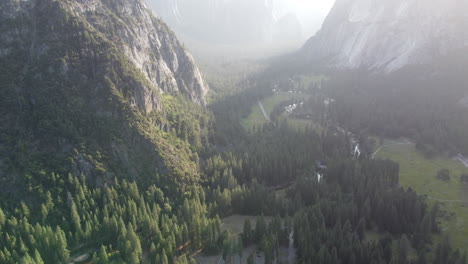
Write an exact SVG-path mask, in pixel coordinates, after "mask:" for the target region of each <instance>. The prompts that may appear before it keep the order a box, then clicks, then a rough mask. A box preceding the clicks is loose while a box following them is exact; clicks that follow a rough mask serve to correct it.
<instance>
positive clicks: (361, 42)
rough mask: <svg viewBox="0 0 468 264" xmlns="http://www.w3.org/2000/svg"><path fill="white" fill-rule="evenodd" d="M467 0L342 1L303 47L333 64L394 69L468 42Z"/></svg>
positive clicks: (312, 57) (310, 55)
mask: <svg viewBox="0 0 468 264" xmlns="http://www.w3.org/2000/svg"><path fill="white" fill-rule="evenodd" d="M467 29H468V1H464V0H431V1H424V0H397V1H395V0H337V1H336V3H335V5H334V7H333V8H332V10H331V12H330V14H329V15H328V17H327V19H326V20H325V22H324V24H323V26H322V29H321V30H320V31H319V32H318V33H317V34H316V36H314V37H312V38H311V39H310V40H309V41H308V42H307V43H306V44H305V46H304V47H303V51H302V52H303V53H305V54H306V57H307V58H308V60H309V61H318V62H323V63H326V64H327V65H328V66H330V67H332V68H342V69H360V68H361V69H366V70H372V71H382V72H391V71H395V70H398V69H400V68H402V67H404V66H406V65H414V64H426V63H430V62H431V61H432V60H434V59H435V58H437V57H440V56H444V55H445V54H447V53H450V52H452V51H454V50H457V49H461V48H464V47H466V46H468V34H466V30H467Z"/></svg>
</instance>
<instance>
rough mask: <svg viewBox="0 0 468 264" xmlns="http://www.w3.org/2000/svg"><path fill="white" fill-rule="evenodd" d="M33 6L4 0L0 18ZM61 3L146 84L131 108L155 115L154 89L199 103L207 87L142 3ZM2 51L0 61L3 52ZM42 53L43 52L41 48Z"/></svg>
mask: <svg viewBox="0 0 468 264" xmlns="http://www.w3.org/2000/svg"><path fill="white" fill-rule="evenodd" d="M37 2H40V1H36V0H8V1H6V2H3V3H2V4H1V5H2V11H1V12H2V13H1V15H2V17H4V18H10V19H13V18H15V17H16V16H18V15H25V14H31V12H32V10H33V8H34V6H35V5H37ZM64 3H66V4H67V5H68V7H69V8H70V12H72V13H73V14H74V15H76V16H77V17H80V18H83V19H85V20H86V21H87V22H88V23H89V26H90V27H92V29H93V30H96V31H98V32H99V33H102V34H103V35H105V37H106V38H107V39H108V40H109V41H111V42H113V43H114V44H116V46H117V47H118V48H119V49H120V50H121V52H123V53H124V54H125V56H126V57H127V58H128V59H130V61H131V62H132V63H133V64H134V65H135V66H136V67H137V69H139V70H140V71H141V73H142V74H143V75H144V76H145V77H146V79H147V80H148V81H149V83H150V84H151V85H150V86H151V87H139V88H137V89H135V92H134V104H135V105H137V106H138V107H140V108H141V109H142V110H144V111H145V112H146V113H150V112H151V111H152V110H160V108H159V106H158V100H157V93H156V92H155V90H156V91H158V90H159V91H161V92H167V93H172V94H174V93H182V94H184V95H186V96H187V97H188V98H189V99H190V100H192V101H196V102H198V103H200V104H204V103H205V101H204V97H205V95H206V93H207V90H208V88H207V86H206V85H205V83H204V82H203V79H202V76H201V74H200V71H199V69H198V68H197V66H196V65H195V63H194V60H193V58H192V56H191V55H190V54H189V53H188V52H187V51H186V50H185V49H184V48H183V47H182V45H181V44H180V43H179V41H178V40H177V38H176V37H175V35H174V34H173V33H172V31H171V30H170V29H169V28H168V27H167V26H166V25H165V24H164V23H163V22H162V21H160V20H158V19H156V18H155V17H154V16H153V15H152V13H151V11H149V10H148V9H147V8H146V6H145V4H144V3H143V1H141V0H132V1H129V0H117V1H111V0H76V1H64ZM5 30H8V29H5ZM4 39H5V38H4ZM11 41H14V40H13V39H12V40H11ZM10 43H11V42H10ZM7 45H8V44H7ZM2 46H3V47H2V48H0V50H1V52H0V56H1V55H2V54H3V53H5V52H7V50H8V48H4V46H5V45H2ZM43 48H44V49H47V46H46V45H45V46H44V47H43Z"/></svg>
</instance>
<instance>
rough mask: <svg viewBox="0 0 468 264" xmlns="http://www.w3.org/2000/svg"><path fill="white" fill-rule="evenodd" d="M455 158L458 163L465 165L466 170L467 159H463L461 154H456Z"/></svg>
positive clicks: (467, 165)
mask: <svg viewBox="0 0 468 264" xmlns="http://www.w3.org/2000/svg"><path fill="white" fill-rule="evenodd" d="M456 158H457V160H458V161H460V162H461V163H463V165H465V167H467V168H468V159H467V158H465V157H463V156H462V154H458V155H457V157H456Z"/></svg>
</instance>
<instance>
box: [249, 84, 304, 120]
mask: <svg viewBox="0 0 468 264" xmlns="http://www.w3.org/2000/svg"><path fill="white" fill-rule="evenodd" d="M308 97H309V95H306V94H299V93H288V92H281V93H275V94H274V95H272V96H270V97H267V98H265V99H263V100H262V104H263V107H264V108H265V111H266V112H267V113H268V114H271V113H272V112H273V109H274V108H275V107H276V106H277V105H279V104H281V103H283V102H286V101H289V100H292V99H297V100H301V99H306V98H308ZM284 117H286V116H284ZM290 120H291V122H290V123H291V125H294V126H297V127H301V128H302V127H303V128H305V127H306V126H307V124H305V123H307V122H308V121H307V120H298V119H290ZM288 121H289V120H288ZM266 122H267V121H266V120H265V117H264V116H263V114H262V111H261V110H260V107H259V106H258V104H255V105H253V106H252V108H251V111H250V115H249V116H248V117H247V118H245V119H243V120H242V121H241V123H242V125H243V126H244V128H245V129H252V128H253V127H254V126H255V127H259V126H262V125H263V124H265V123H266ZM309 123H310V122H309Z"/></svg>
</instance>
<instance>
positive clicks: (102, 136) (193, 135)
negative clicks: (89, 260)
mask: <svg viewBox="0 0 468 264" xmlns="http://www.w3.org/2000/svg"><path fill="white" fill-rule="evenodd" d="M0 80H1V82H0V93H1V95H2V96H0V146H1V147H0V179H2V181H3V183H4V184H3V185H4V186H3V187H1V188H0V191H8V190H9V189H12V190H13V189H14V188H13V187H12V186H14V187H15V186H23V185H24V184H23V185H21V184H19V185H16V184H18V183H19V182H20V181H22V180H26V179H25V178H22V177H21V176H23V175H26V174H29V175H33V178H34V177H36V176H37V177H41V176H40V175H38V174H37V173H38V171H40V170H42V171H45V172H52V171H53V172H55V173H60V174H62V175H67V174H68V173H72V174H75V175H80V174H84V175H86V176H90V177H89V178H90V179H91V180H93V181H96V183H97V184H99V183H103V182H106V181H110V179H112V178H113V177H114V176H120V177H131V178H136V177H145V176H146V177H152V176H154V175H156V174H159V175H165V176H176V177H169V179H168V180H167V182H170V183H172V184H182V182H184V181H189V180H190V179H192V180H193V179H195V178H196V176H197V175H198V164H197V158H196V155H195V153H194V152H193V151H192V150H195V149H197V148H200V143H197V144H196V145H197V147H194V145H195V144H194V145H191V144H192V143H193V142H200V140H199V137H201V134H202V133H203V132H202V131H207V130H208V129H207V124H206V123H207V122H208V121H206V119H207V118H206V113H205V109H204V104H205V95H206V93H207V89H208V88H207V86H206V85H205V84H204V82H203V79H202V76H201V74H200V71H199V70H198V68H197V66H196V65H195V64H194V61H193V59H192V56H191V55H190V54H189V53H188V52H187V51H186V50H185V49H184V48H183V46H182V45H181V43H180V42H179V41H178V40H177V38H176V37H175V36H174V34H173V33H172V31H171V30H170V29H169V28H168V27H167V26H166V25H165V24H164V23H163V22H162V21H160V20H159V19H157V18H156V17H155V16H153V14H152V12H151V11H149V10H148V9H147V8H146V7H145V4H144V2H143V1H141V0H2V1H0ZM202 119H203V121H201V120H202ZM174 127H175V128H177V130H176V129H174ZM188 127H190V128H188ZM180 131H188V132H187V133H188V135H187V133H185V134H184V137H182V136H181V132H180ZM34 179H35V178H34ZM24 186H26V185H24Z"/></svg>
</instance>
